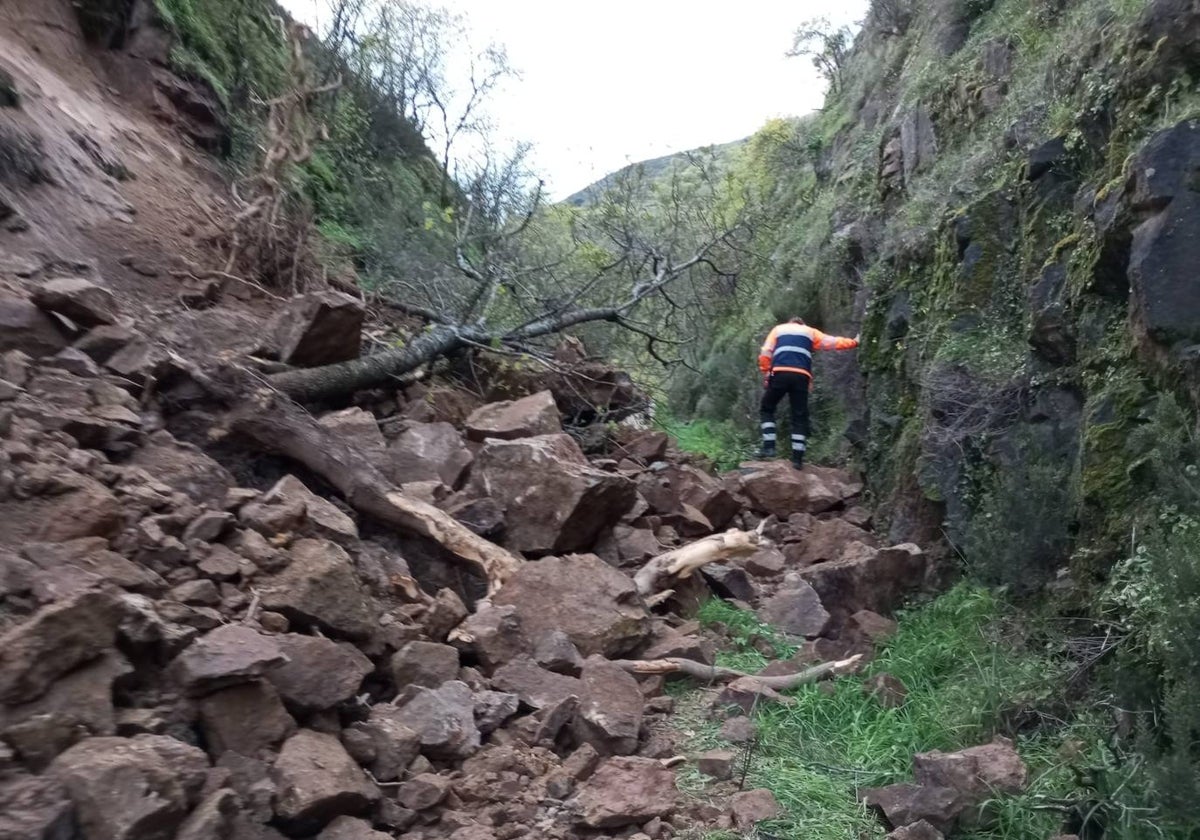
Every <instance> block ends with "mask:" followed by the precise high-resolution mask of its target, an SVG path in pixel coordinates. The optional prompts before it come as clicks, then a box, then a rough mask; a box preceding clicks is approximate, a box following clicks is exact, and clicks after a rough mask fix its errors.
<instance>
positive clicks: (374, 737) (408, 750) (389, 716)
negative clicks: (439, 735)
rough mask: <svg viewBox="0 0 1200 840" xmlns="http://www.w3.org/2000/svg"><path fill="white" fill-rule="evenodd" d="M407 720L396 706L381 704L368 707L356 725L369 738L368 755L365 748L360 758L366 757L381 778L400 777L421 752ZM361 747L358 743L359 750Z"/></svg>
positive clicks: (418, 741) (415, 735)
mask: <svg viewBox="0 0 1200 840" xmlns="http://www.w3.org/2000/svg"><path fill="white" fill-rule="evenodd" d="M407 719H408V718H406V717H405V716H404V715H402V714H401V713H400V710H399V709H397V708H396V707H395V706H391V705H388V704H383V703H380V704H377V705H375V706H373V707H372V708H371V714H370V716H369V717H368V718H367V721H366V722H365V723H363V724H356V725H355V726H356V727H358V730H357V731H361V732H362V733H363V734H364V735H365V736H366V737H367V738H368V739H369V740H370V748H369V754H368V752H367V751H364V752H363V753H362V754H361V757H362V758H366V759H368V760H367V761H366V762H365V763H367V764H369V765H370V767H371V772H372V773H373V774H374V775H375V778H377V779H379V780H380V781H383V782H389V781H392V780H394V779H398V778H400V777H401V776H403V775H404V773H405V771H406V770H408V767H409V765H410V764H412V762H413V759H415V758H416V757H417V756H418V755H419V754H420V752H421V737H420V736H419V735H418V734H417V733H416V732H414V731H413V730H412V729H411V728H410V727H409V726H408V725H407V724H406V723H405V720H407ZM350 731H351V730H345V732H346V733H349V732H350ZM348 737H349V736H348ZM350 740H354V739H350ZM364 746H365V745H364V744H358V749H362V748H363V747H364Z"/></svg>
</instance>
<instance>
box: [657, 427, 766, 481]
mask: <svg viewBox="0 0 1200 840" xmlns="http://www.w3.org/2000/svg"><path fill="white" fill-rule="evenodd" d="M661 427H662V430H663V431H664V432H666V433H667V434H669V435H670V436H671V437H673V438H674V439H675V443H676V444H677V445H678V446H679V448H680V449H682V450H683V451H684V452H693V453H695V454H697V455H703V456H704V457H706V458H708V459H709V460H710V461H712V462H713V465H714V466H716V468H717V469H719V470H730V469H733V468H734V467H736V466H738V464H740V463H741V462H742V461H745V460H748V459H749V458H750V456H751V455H752V453H753V452H754V449H755V446H756V443H755V440H754V438H753V437H752V436H751V435H752V433H753V432H754V431H755V430H754V429H750V430H746V429H739V428H738V427H737V426H736V425H735V424H733V423H731V422H729V421H718V420H690V421H686V422H685V421H680V420H675V419H674V418H667V419H665V420H663V421H662V422H661Z"/></svg>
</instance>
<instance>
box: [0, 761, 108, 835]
mask: <svg viewBox="0 0 1200 840" xmlns="http://www.w3.org/2000/svg"><path fill="white" fill-rule="evenodd" d="M0 802H3V803H4V807H3V808H0V837H4V838H6V840H7V838H11V840H25V838H30V840H72V838H74V837H76V836H78V834H77V830H76V826H75V806H74V803H72V802H71V800H70V798H69V797H68V796H67V789H66V788H65V787H63V785H62V784H61V783H59V782H58V781H57V780H56V779H54V778H51V777H49V776H26V775H18V774H6V775H4V776H0ZM89 840H90V838H89Z"/></svg>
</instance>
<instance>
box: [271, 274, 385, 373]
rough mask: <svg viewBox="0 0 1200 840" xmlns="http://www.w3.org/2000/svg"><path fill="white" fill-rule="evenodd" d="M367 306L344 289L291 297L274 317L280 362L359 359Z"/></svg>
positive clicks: (311, 364) (303, 363)
mask: <svg viewBox="0 0 1200 840" xmlns="http://www.w3.org/2000/svg"><path fill="white" fill-rule="evenodd" d="M365 313H366V308H365V307H364V306H363V303H362V301H360V300H358V299H357V298H352V297H350V296H349V295H346V294H342V293H341V292H334V291H324V292H313V293H311V294H307V295H300V296H299V297H295V298H292V299H291V300H289V301H288V302H287V303H285V304H284V305H283V308H282V309H281V310H280V312H279V314H278V315H277V316H276V319H275V330H274V334H275V342H276V346H277V348H278V351H279V358H280V360H281V361H284V362H287V363H288V364H290V365H296V366H297V367H317V366H319V365H327V364H332V363H333V362H344V361H347V360H349V359H355V358H358V354H359V351H360V350H361V348H362V325H363V317H364V315H365Z"/></svg>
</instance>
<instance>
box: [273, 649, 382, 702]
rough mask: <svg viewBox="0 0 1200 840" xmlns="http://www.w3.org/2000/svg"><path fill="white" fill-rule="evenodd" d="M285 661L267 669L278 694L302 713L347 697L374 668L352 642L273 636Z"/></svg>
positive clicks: (352, 693)
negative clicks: (285, 658)
mask: <svg viewBox="0 0 1200 840" xmlns="http://www.w3.org/2000/svg"><path fill="white" fill-rule="evenodd" d="M273 638H274V639H275V641H276V643H277V644H278V645H279V649H280V650H281V651H282V652H283V655H284V656H286V657H287V659H288V661H287V662H285V663H284V664H283V665H280V666H279V667H277V668H272V669H271V670H270V671H268V672H267V675H266V678H267V679H268V680H269V681H270V682H271V684H272V685H273V686H275V688H276V690H278V691H279V696H280V697H282V698H283V700H284V702H285V703H286V704H287V705H288V706H289V707H292V708H295V709H299V710H300V711H302V712H306V713H307V712H317V711H323V710H325V709H331V708H333V707H334V706H336V705H338V704H339V703H341V702H343V701H345V700H349V699H350V698H351V697H353V696H354V695H355V694H356V693H357V692H358V689H359V687H360V686H361V685H362V681H363V678H364V677H366V676H367V674H369V673H371V672H372V671H373V670H374V669H375V668H374V665H372V664H371V660H369V659H367V657H365V656H363V655H362V653H360V652H359V651H358V649H357V648H355V647H354V646H353V645H350V644H347V643H344V642H343V643H338V642H335V641H332V640H330V639H325V638H322V637H320V636H303V635H301V634H299V633H285V634H283V635H279V636H274V637H273Z"/></svg>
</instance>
